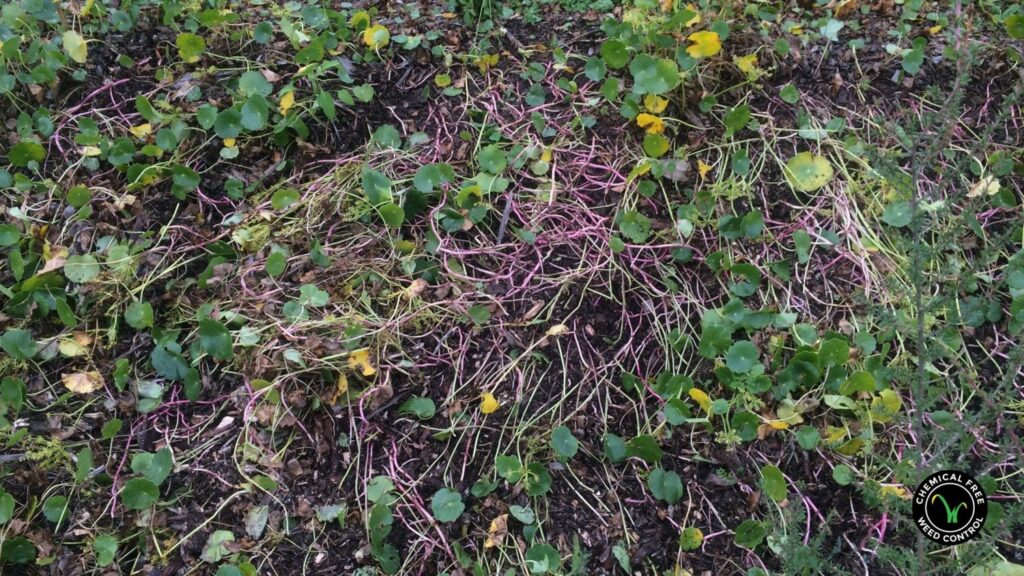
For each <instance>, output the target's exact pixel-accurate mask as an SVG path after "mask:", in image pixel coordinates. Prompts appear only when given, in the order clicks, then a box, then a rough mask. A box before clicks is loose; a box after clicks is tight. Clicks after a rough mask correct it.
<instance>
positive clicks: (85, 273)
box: [64, 254, 100, 284]
mask: <svg viewBox="0 0 1024 576" xmlns="http://www.w3.org/2000/svg"><path fill="white" fill-rule="evenodd" d="M99 275H100V264H99V262H97V261H96V257H95V256H93V255H92V254H83V255H80V256H68V259H67V261H66V262H64V276H65V277H66V278H67V279H68V280H70V281H72V282H74V283H76V284H85V283H86V282H89V281H90V280H92V279H94V278H96V277H97V276H99Z"/></svg>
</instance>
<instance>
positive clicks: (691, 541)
mask: <svg viewBox="0 0 1024 576" xmlns="http://www.w3.org/2000/svg"><path fill="white" fill-rule="evenodd" d="M703 543H704V532H702V531H701V529H700V528H695V527H693V526H690V527H688V528H684V529H683V531H682V533H680V534H679V548H680V549H682V550H684V551H687V552H689V551H691V550H696V549H697V548H700V545H701V544H703Z"/></svg>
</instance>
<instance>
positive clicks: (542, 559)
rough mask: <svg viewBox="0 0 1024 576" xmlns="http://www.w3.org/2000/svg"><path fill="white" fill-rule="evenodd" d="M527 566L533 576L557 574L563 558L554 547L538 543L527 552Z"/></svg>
mask: <svg viewBox="0 0 1024 576" xmlns="http://www.w3.org/2000/svg"><path fill="white" fill-rule="evenodd" d="M526 565H527V567H528V569H529V571H530V573H531V574H557V573H558V571H559V569H560V568H561V566H562V556H561V555H560V554H559V553H558V549H557V548H555V547H554V546H552V545H550V544H545V543H543V542H538V543H536V544H534V545H533V546H530V548H529V549H528V550H527V551H526Z"/></svg>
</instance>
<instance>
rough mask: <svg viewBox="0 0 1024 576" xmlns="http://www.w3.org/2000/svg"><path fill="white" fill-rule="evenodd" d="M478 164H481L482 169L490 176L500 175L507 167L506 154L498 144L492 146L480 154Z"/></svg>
mask: <svg viewBox="0 0 1024 576" xmlns="http://www.w3.org/2000/svg"><path fill="white" fill-rule="evenodd" d="M477 163H479V164H480V169H481V170H483V171H484V172H487V173H488V174H498V173H500V172H501V171H502V170H504V169H505V166H506V165H507V161H506V160H505V154H504V153H503V152H502V151H501V149H500V148H498V146H497V145H496V144H491V145H490V146H486V147H484V148H483V149H482V150H480V154H479V155H477Z"/></svg>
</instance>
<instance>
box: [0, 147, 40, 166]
mask: <svg viewBox="0 0 1024 576" xmlns="http://www.w3.org/2000/svg"><path fill="white" fill-rule="evenodd" d="M45 158H46V149H45V148H43V145H42V144H40V143H38V142H32V141H24V142H18V143H17V144H15V145H14V146H11V149H10V151H8V152H7V159H8V160H10V162H11V164H13V165H15V166H17V167H19V168H25V167H26V166H28V165H29V163H30V162H35V163H37V164H38V163H40V162H42V161H43V160H44V159H45Z"/></svg>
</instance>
